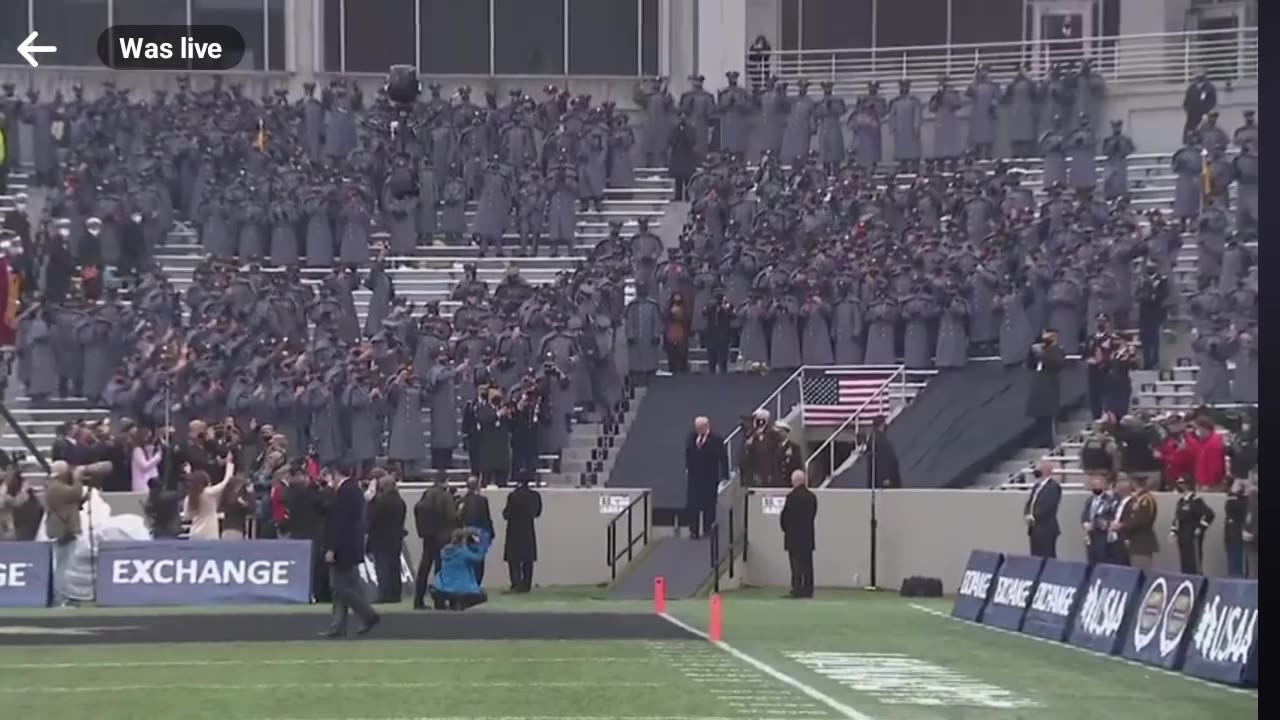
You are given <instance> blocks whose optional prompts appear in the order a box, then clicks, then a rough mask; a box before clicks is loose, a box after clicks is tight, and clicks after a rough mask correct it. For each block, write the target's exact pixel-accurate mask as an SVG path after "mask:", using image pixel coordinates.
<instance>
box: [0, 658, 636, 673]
mask: <svg viewBox="0 0 1280 720" xmlns="http://www.w3.org/2000/svg"><path fill="white" fill-rule="evenodd" d="M495 661H501V662H504V663H531V664H537V663H582V664H594V663H627V664H644V663H656V662H658V661H657V660H656V659H655V658H649V657H643V656H637V657H633V658H624V657H576V658H575V657H554V658H492V657H475V658H461V659H459V658H297V659H275V660H234V659H232V660H142V661H138V662H74V663H14V664H11V665H0V670H68V669H77V668H85V669H90V668H92V669H98V668H150V667H207V666H211V665H212V666H239V665H255V666H256V665H424V664H431V663H439V664H442V665H458V664H471V663H491V662H495Z"/></svg>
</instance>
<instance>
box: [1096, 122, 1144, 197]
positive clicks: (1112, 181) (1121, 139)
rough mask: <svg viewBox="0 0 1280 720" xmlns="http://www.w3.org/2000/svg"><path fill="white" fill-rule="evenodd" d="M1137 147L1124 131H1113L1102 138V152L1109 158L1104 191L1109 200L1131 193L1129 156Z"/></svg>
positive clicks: (1103, 182) (1103, 176) (1103, 181)
mask: <svg viewBox="0 0 1280 720" xmlns="http://www.w3.org/2000/svg"><path fill="white" fill-rule="evenodd" d="M1136 149H1137V148H1136V147H1135V146H1134V144H1133V140H1131V139H1129V136H1128V135H1125V134H1124V133H1112V134H1111V135H1108V136H1107V137H1106V138H1104V139H1103V140H1102V154H1103V155H1104V156H1105V157H1106V158H1107V160H1106V163H1107V164H1106V167H1105V168H1104V170H1103V172H1102V193H1103V195H1104V196H1105V197H1106V198H1107V199H1108V200H1114V199H1116V198H1118V197H1121V196H1123V195H1128V194H1129V156H1130V155H1132V154H1133V152H1134V150H1136Z"/></svg>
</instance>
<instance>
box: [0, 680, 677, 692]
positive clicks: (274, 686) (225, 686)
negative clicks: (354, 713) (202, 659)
mask: <svg viewBox="0 0 1280 720" xmlns="http://www.w3.org/2000/svg"><path fill="white" fill-rule="evenodd" d="M604 685H607V686H608V687H637V688H639V687H648V688H660V687H666V686H667V685H668V683H660V682H614V681H607V682H605V681H592V682H536V681H519V682H453V681H449V682H381V683H379V682H369V683H360V682H357V683H329V682H314V683H244V684H242V683H178V684H168V683H166V684H163V685H95V686H87V687H86V686H44V687H42V686H39V685H31V686H24V687H0V695H11V694H16V693H34V694H37V695H39V694H42V693H54V694H63V693H92V692H143V691H148V692H149V691H162V690H318V689H333V690H388V689H416V688H451V687H460V688H475V689H478V690H483V689H485V688H525V687H533V688H561V689H569V688H591V689H598V688H600V687H601V686H604Z"/></svg>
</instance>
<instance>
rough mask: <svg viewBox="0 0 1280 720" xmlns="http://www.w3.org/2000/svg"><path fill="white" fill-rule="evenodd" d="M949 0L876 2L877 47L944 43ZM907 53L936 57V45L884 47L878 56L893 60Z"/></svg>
mask: <svg viewBox="0 0 1280 720" xmlns="http://www.w3.org/2000/svg"><path fill="white" fill-rule="evenodd" d="M947 2H948V0H893V2H881V3H878V4H877V5H876V47H877V48H901V47H907V46H911V47H918V46H932V45H946V44H947ZM903 54H906V55H907V56H908V57H910V56H912V55H928V56H933V57H937V55H938V51H937V49H936V48H928V49H913V50H900V51H893V50H886V51H885V52H883V53H876V56H877V58H879V59H881V60H884V61H885V62H887V63H889V62H893V61H895V60H896V59H897V58H899V57H901V56H902V55H903Z"/></svg>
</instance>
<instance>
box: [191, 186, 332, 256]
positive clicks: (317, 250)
mask: <svg viewBox="0 0 1280 720" xmlns="http://www.w3.org/2000/svg"><path fill="white" fill-rule="evenodd" d="M329 191H330V189H329V188H327V187H316V188H312V189H311V190H310V191H309V192H308V194H307V196H306V198H305V199H304V200H303V204H302V209H303V212H304V213H305V214H306V217H307V230H306V234H307V238H306V245H307V267H329V266H331V265H333V257H334V252H333V249H334V248H333V218H332V215H331V213H332V210H331V206H330V203H329ZM206 247H208V246H206ZM211 252H212V251H211Z"/></svg>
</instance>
